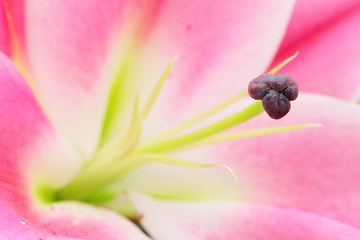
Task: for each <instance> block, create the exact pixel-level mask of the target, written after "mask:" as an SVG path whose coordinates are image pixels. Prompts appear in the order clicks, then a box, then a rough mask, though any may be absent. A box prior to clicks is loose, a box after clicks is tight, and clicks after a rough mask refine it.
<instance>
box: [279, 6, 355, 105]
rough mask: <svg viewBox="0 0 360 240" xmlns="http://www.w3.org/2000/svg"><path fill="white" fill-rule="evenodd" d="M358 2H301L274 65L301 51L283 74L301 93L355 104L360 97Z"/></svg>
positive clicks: (296, 8)
mask: <svg viewBox="0 0 360 240" xmlns="http://www.w3.org/2000/svg"><path fill="white" fill-rule="evenodd" d="M359 24H360V4H359V1H356V0H349V1H345V2H344V1H332V2H331V3H330V2H327V1H316V2H314V1H308V0H305V1H299V2H298V4H297V5H296V7H295V12H294V15H293V17H292V20H291V22H290V25H289V29H288V31H287V35H286V37H285V39H284V41H283V43H282V45H281V48H280V50H279V52H278V54H277V57H276V58H275V60H274V64H276V63H277V62H279V61H281V60H282V59H284V58H286V56H289V54H292V53H293V52H294V51H297V50H299V51H300V55H299V56H298V58H297V59H296V60H295V61H293V62H292V63H291V64H289V65H288V66H286V67H285V68H284V69H283V70H282V72H283V73H286V74H289V75H291V76H292V77H293V78H294V79H296V80H297V81H298V83H299V87H300V89H301V90H302V91H308V92H316V93H322V94H327V95H332V96H335V97H339V98H342V99H346V100H354V99H356V98H357V97H358V96H359V94H360V82H359V78H358V76H359V74H360V65H359V62H360V56H359V54H358V52H359V51H360V47H359V44H358V42H359V41H360V31H359V30H358V29H359V28H358V26H359Z"/></svg>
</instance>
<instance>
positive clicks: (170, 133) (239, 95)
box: [153, 90, 247, 141]
mask: <svg viewBox="0 0 360 240" xmlns="http://www.w3.org/2000/svg"><path fill="white" fill-rule="evenodd" d="M246 95H247V90H243V91H241V92H239V93H237V94H235V95H234V96H232V97H230V98H229V99H227V100H225V101H224V102H222V103H220V104H218V105H216V106H215V107H212V108H210V109H209V110H207V111H205V112H203V113H201V114H199V115H197V116H195V117H194V118H191V119H190V120H188V121H186V122H184V123H182V124H180V125H178V126H176V127H174V128H173V129H170V130H168V131H166V132H164V133H162V134H161V135H159V136H158V137H155V138H154V139H153V141H160V140H164V139H166V138H168V137H171V136H173V135H175V134H177V133H179V132H181V131H183V130H186V129H187V128H189V127H191V126H193V125H194V124H196V123H198V122H201V121H202V120H204V119H206V118H208V117H210V116H211V115H214V114H215V113H217V112H219V111H220V110H222V109H224V108H226V107H228V106H230V105H231V104H233V103H234V102H236V101H237V100H239V99H240V98H242V97H244V96H246Z"/></svg>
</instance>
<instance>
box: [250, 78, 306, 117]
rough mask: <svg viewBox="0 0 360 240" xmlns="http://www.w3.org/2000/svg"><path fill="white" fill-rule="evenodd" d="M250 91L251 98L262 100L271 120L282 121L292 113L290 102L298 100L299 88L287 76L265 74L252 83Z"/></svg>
mask: <svg viewBox="0 0 360 240" xmlns="http://www.w3.org/2000/svg"><path fill="white" fill-rule="evenodd" d="M248 91H249V95H250V97H252V98H254V99H256V100H262V104H263V107H264V109H265V111H266V112H267V114H268V115H269V116H270V117H271V118H274V119H280V118H282V117H284V116H285V115H286V114H287V113H288V112H289V111H290V101H293V100H295V99H296V98H297V96H298V93H299V88H298V86H297V84H296V82H295V81H294V80H293V79H292V78H290V77H289V76H287V75H284V74H278V75H276V76H275V75H273V74H264V75H260V76H259V77H257V78H255V79H253V80H251V81H250V83H249V87H248Z"/></svg>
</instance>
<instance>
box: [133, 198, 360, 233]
mask: <svg viewBox="0 0 360 240" xmlns="http://www.w3.org/2000/svg"><path fill="white" fill-rule="evenodd" d="M130 196H131V197H132V200H133V202H134V205H135V206H136V209H137V212H138V214H139V216H140V219H141V223H142V224H143V225H144V227H145V229H146V230H147V231H148V232H149V233H150V235H152V236H153V237H154V238H155V239H157V240H166V239H173V240H182V239H189V240H195V239H196V240H210V239H211V240H222V239H227V240H235V239H251V240H260V239H274V240H275V239H276V240H287V239H294V240H307V239H314V240H325V239H327V240H340V239H358V238H360V230H359V229H356V228H354V227H352V226H349V225H346V224H344V223H341V222H338V221H334V220H332V219H329V218H324V217H322V216H318V215H314V214H310V213H306V212H302V211H298V210H294V209H286V208H279V207H274V206H261V205H245V204H241V203H234V202H228V203H226V202H197V203H184V202H157V201H154V200H152V199H150V198H148V197H146V196H144V195H140V194H134V193H132V194H131V195H130Z"/></svg>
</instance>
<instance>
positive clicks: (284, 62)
mask: <svg viewBox="0 0 360 240" xmlns="http://www.w3.org/2000/svg"><path fill="white" fill-rule="evenodd" d="M297 55H299V51H297V52H296V53H295V54H294V55H292V56H290V57H288V58H287V59H285V60H284V61H282V62H281V63H279V64H278V65H277V66H275V67H274V68H273V69H271V70H270V71H269V72H268V74H276V73H277V72H278V71H279V70H280V69H282V68H283V67H285V66H286V65H287V64H288V63H289V62H291V61H292V60H294V58H296V57H297Z"/></svg>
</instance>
